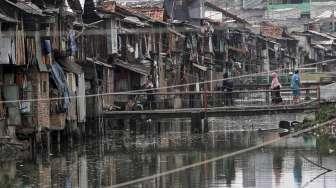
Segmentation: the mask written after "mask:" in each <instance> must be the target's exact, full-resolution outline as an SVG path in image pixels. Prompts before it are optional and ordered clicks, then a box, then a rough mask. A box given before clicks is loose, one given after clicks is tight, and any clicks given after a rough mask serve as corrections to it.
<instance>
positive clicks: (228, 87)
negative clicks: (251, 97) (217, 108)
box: [222, 73, 233, 106]
mask: <svg viewBox="0 0 336 188" xmlns="http://www.w3.org/2000/svg"><path fill="white" fill-rule="evenodd" d="M223 79H224V80H223V85H222V89H223V91H224V105H229V106H231V105H233V98H232V91H233V81H232V80H231V79H229V76H228V73H224V75H223Z"/></svg>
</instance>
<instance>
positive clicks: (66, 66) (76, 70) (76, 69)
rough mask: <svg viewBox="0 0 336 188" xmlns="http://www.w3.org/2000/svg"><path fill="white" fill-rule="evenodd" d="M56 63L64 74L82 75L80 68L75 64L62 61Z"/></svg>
mask: <svg viewBox="0 0 336 188" xmlns="http://www.w3.org/2000/svg"><path fill="white" fill-rule="evenodd" d="M58 63H59V64H60V65H61V66H62V67H63V68H64V70H65V71H66V72H72V73H75V74H81V73H83V70H82V67H81V66H80V65H78V64H77V63H74V62H64V61H59V62H58Z"/></svg>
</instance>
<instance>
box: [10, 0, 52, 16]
mask: <svg viewBox="0 0 336 188" xmlns="http://www.w3.org/2000/svg"><path fill="white" fill-rule="evenodd" d="M4 1H5V2H7V3H8V4H10V5H12V6H14V7H16V8H18V9H20V10H22V11H24V12H26V13H28V14H32V15H38V16H45V15H44V14H43V13H42V12H43V11H42V10H41V9H40V8H39V7H38V6H36V5H35V4H33V3H31V2H17V3H13V2H11V1H9V0H4Z"/></svg>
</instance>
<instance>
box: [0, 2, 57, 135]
mask: <svg viewBox="0 0 336 188" xmlns="http://www.w3.org/2000/svg"><path fill="white" fill-rule="evenodd" d="M0 4H1V6H0V7H1V8H0V9H1V10H0V12H1V13H2V14H3V15H4V16H5V18H6V20H7V21H6V22H1V36H0V40H1V42H0V44H1V48H0V52H1V53H0V54H1V58H0V62H1V69H2V70H1V72H2V73H1V75H2V76H1V78H2V82H1V83H2V94H3V96H2V100H5V101H16V100H31V99H33V101H25V102H16V103H5V108H6V110H5V111H6V112H7V116H6V117H7V122H6V123H5V124H6V125H7V126H8V127H7V128H5V133H6V134H7V135H8V134H9V135H10V136H11V137H14V136H15V135H14V134H15V129H16V132H17V133H18V134H20V135H25V136H27V134H32V133H34V132H36V133H37V135H40V134H39V133H41V131H42V130H45V129H48V128H49V125H50V120H49V102H48V101H43V100H41V99H48V98H49V71H48V69H47V68H46V65H45V64H44V63H45V62H44V61H43V58H45V57H46V53H44V50H43V49H42V47H41V40H42V38H41V36H40V35H39V34H40V32H39V31H40V29H44V25H43V23H44V22H45V21H46V19H47V17H46V15H44V14H43V13H42V10H41V9H39V8H38V7H37V6H36V5H34V4H33V3H31V2H24V1H18V2H17V3H14V2H12V1H8V0H4V1H1V2H0ZM3 20H4V19H3ZM14 20H17V21H14ZM8 130H9V132H8ZM37 138H40V136H38V137H37Z"/></svg>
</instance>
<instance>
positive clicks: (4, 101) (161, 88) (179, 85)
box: [0, 59, 336, 104]
mask: <svg viewBox="0 0 336 188" xmlns="http://www.w3.org/2000/svg"><path fill="white" fill-rule="evenodd" d="M328 63H336V59H332V60H326V61H321V62H316V63H309V64H304V65H301V66H298V67H297V69H300V68H304V67H309V66H314V65H319V64H328ZM281 70H289V68H280V69H277V70H272V71H263V72H258V73H252V74H246V75H240V76H234V77H231V78H221V79H216V80H206V81H200V82H192V83H186V84H178V85H172V86H164V87H159V88H150V89H138V90H129V91H121V92H106V93H98V94H91V95H77V96H69V97H55V98H37V99H19V100H3V101H0V104H1V103H16V102H37V101H51V100H62V99H76V98H89V97H98V96H108V95H126V94H136V93H137V92H141V93H142V92H148V91H155V90H163V89H173V88H179V87H186V86H193V85H196V84H200V85H201V84H209V83H212V82H220V81H224V80H234V79H239V78H246V77H253V76H260V75H269V74H270V73H271V72H273V71H281Z"/></svg>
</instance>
